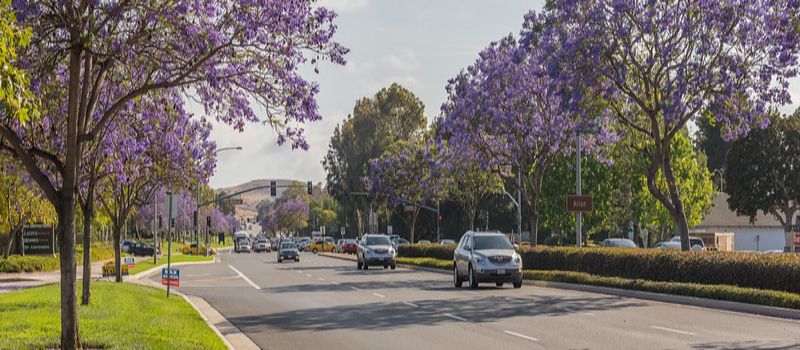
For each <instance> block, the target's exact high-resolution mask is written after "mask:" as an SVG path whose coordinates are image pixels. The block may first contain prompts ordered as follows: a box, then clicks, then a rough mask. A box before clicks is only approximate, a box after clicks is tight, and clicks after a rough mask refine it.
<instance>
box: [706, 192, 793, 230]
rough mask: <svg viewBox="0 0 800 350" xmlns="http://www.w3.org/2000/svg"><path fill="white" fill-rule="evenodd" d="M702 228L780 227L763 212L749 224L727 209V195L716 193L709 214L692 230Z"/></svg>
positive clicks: (776, 221) (775, 220)
mask: <svg viewBox="0 0 800 350" xmlns="http://www.w3.org/2000/svg"><path fill="white" fill-rule="evenodd" d="M703 227H782V226H781V223H780V222H778V220H777V219H775V217H774V216H772V215H766V214H764V213H763V212H758V215H756V217H755V221H754V222H752V223H751V222H750V218H749V217H747V216H739V215H736V212H735V211H733V210H731V209H730V207H728V194H727V193H722V192H720V193H717V195H716V197H714V203H713V206H712V207H711V212H709V213H708V214H706V216H705V217H703V221H701V222H700V224H699V225H697V226H695V227H694V228H703Z"/></svg>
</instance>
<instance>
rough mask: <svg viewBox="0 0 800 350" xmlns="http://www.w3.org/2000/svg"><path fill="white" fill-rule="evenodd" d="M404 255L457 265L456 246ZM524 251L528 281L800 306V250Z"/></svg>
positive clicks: (406, 260)
mask: <svg viewBox="0 0 800 350" xmlns="http://www.w3.org/2000/svg"><path fill="white" fill-rule="evenodd" d="M399 254H400V257H398V260H397V262H398V263H401V264H408V265H416V266H424V267H429V268H439V269H448V270H449V269H451V268H452V256H453V247H452V246H449V247H448V246H442V245H418V244H417V245H406V246H401V247H400V249H399ZM520 255H521V256H522V260H523V265H524V270H525V271H524V278H525V279H527V280H538V281H550V282H565V283H573V284H584V285H593V286H600V287H610V288H618V289H627V290H636V291H645V292H655V293H662V294H671V295H681V296H691V297H698V298H706V299H715V300H724V301H734V302H741V303H749V304H758V305H766V306H775V307H783V308H792V309H800V294H798V293H797V291H798V290H800V256H798V255H795V254H778V255H768V254H757V253H733V252H679V251H668V250H656V249H615V248H580V249H579V248H571V247H570V248H566V247H536V248H531V249H526V250H523V251H521V252H520Z"/></svg>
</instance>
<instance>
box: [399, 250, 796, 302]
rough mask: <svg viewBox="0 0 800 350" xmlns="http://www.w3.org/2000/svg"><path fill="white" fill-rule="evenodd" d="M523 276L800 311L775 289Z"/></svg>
mask: <svg viewBox="0 0 800 350" xmlns="http://www.w3.org/2000/svg"><path fill="white" fill-rule="evenodd" d="M397 262H398V263H401V264H408V265H416V266H424V267H430V268H436V269H445V270H449V269H451V268H452V264H453V263H452V261H450V260H443V259H433V258H407V257H398V258H397ZM523 277H524V278H525V279H527V280H537V281H549V282H565V283H575V284H586V285H592V286H599V287H610V288H618V289H628V290H638V291H643V292H653V293H661V294H671V295H682V296H689V297H697V298H705V299H715V300H724V301H735V302H740V303H747V304H757V305H765V306H776V307H784V308H790V309H800V295H799V294H794V293H789V292H782V291H775V290H764V289H755V288H743V287H737V286H731V285H722V284H699V283H685V282H662V281H649V280H641V279H627V278H620V277H606V276H598V275H592V274H589V273H585V272H574V271H557V270H556V271H554V270H525V271H524V272H523Z"/></svg>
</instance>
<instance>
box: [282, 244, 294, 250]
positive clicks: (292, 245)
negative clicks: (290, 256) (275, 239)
mask: <svg viewBox="0 0 800 350" xmlns="http://www.w3.org/2000/svg"><path fill="white" fill-rule="evenodd" d="M295 248H296V247H295V245H294V244H291V243H284V244H281V249H295Z"/></svg>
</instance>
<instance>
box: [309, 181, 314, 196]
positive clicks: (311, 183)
mask: <svg viewBox="0 0 800 350" xmlns="http://www.w3.org/2000/svg"><path fill="white" fill-rule="evenodd" d="M313 193H314V183H313V182H311V181H309V182H308V195H309V196H310V195H312V194H313Z"/></svg>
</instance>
